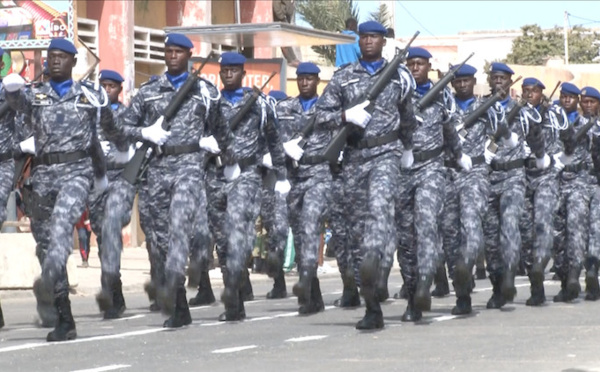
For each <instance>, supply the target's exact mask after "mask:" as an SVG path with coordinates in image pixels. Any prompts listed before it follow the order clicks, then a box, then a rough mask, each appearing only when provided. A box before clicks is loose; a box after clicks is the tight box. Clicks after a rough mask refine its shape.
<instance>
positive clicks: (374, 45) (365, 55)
mask: <svg viewBox="0 0 600 372" xmlns="http://www.w3.org/2000/svg"><path fill="white" fill-rule="evenodd" d="M384 45H385V38H384V37H383V35H381V34H360V36H359V38H358V46H359V48H360V53H361V54H362V59H363V60H365V61H367V62H372V61H378V60H380V59H381V51H382V50H383V46H384Z"/></svg>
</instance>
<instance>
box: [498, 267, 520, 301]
mask: <svg viewBox="0 0 600 372" xmlns="http://www.w3.org/2000/svg"><path fill="white" fill-rule="evenodd" d="M500 290H501V291H502V297H504V300H505V301H506V302H513V299H514V298H515V296H516V295H517V288H516V287H515V270H514V269H511V268H507V269H506V270H504V275H503V276H502V284H501V286H500Z"/></svg>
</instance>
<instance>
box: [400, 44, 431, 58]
mask: <svg viewBox="0 0 600 372" xmlns="http://www.w3.org/2000/svg"><path fill="white" fill-rule="evenodd" d="M431 57H432V55H431V53H429V52H428V51H427V49H425V48H421V47H410V48H408V56H407V57H406V59H411V58H425V59H429V58H431Z"/></svg>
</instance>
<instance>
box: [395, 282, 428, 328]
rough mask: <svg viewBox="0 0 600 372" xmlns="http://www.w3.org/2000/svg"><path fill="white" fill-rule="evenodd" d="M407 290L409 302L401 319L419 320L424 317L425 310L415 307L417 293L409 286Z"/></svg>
mask: <svg viewBox="0 0 600 372" xmlns="http://www.w3.org/2000/svg"><path fill="white" fill-rule="evenodd" d="M406 292H407V295H408V304H407V305H406V310H405V311H404V314H402V318H400V320H401V321H403V322H418V321H419V320H421V318H423V312H422V311H421V310H419V309H417V308H416V307H415V295H414V294H413V293H411V291H410V290H408V288H407V291H406Z"/></svg>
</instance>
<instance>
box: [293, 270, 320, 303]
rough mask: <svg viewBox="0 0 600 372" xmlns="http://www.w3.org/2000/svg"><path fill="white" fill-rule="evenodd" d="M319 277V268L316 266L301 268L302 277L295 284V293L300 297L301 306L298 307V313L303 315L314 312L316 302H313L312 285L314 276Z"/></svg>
mask: <svg viewBox="0 0 600 372" xmlns="http://www.w3.org/2000/svg"><path fill="white" fill-rule="evenodd" d="M316 277H317V269H316V267H311V268H308V269H301V270H300V278H299V279H298V282H297V283H296V284H294V287H293V289H292V290H293V291H294V295H295V296H297V297H298V304H299V305H300V308H299V309H298V313H300V314H302V315H308V314H314V313H315V312H316V310H315V304H313V303H312V297H311V295H312V291H313V289H312V285H313V283H314V280H313V279H314V278H316Z"/></svg>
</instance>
